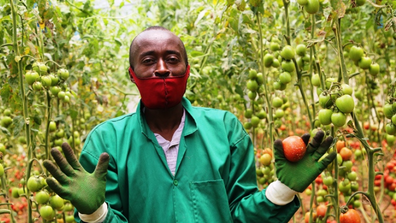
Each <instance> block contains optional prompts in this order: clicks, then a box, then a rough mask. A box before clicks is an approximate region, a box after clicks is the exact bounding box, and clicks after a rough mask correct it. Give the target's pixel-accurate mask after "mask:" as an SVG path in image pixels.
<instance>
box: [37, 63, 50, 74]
mask: <svg viewBox="0 0 396 223" xmlns="http://www.w3.org/2000/svg"><path fill="white" fill-rule="evenodd" d="M38 67H39V70H40V72H41V74H47V72H48V67H47V65H45V64H44V63H39V64H38Z"/></svg>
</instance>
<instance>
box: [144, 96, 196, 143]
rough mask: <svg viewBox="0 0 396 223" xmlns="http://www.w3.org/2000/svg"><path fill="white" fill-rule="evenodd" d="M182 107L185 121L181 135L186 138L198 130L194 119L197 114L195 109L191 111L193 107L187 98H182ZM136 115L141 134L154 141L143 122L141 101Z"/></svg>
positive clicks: (145, 123)
mask: <svg viewBox="0 0 396 223" xmlns="http://www.w3.org/2000/svg"><path fill="white" fill-rule="evenodd" d="M182 105H183V108H184V109H185V110H186V119H185V123H184V129H183V133H182V135H183V136H187V135H190V134H192V133H194V132H195V131H197V129H198V128H197V123H196V120H195V117H196V115H198V114H196V112H195V109H193V106H192V105H191V103H190V101H189V100H188V99H187V98H185V97H183V98H182ZM136 114H137V117H138V121H139V126H140V129H141V132H142V133H143V134H144V135H145V136H146V137H147V138H151V139H155V136H154V133H153V132H152V131H151V129H150V128H149V126H148V125H147V122H146V120H145V117H144V113H143V104H142V100H140V101H139V104H138V106H137V109H136Z"/></svg>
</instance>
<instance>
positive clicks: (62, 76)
mask: <svg viewBox="0 0 396 223" xmlns="http://www.w3.org/2000/svg"><path fill="white" fill-rule="evenodd" d="M58 76H59V78H60V79H62V80H66V79H67V78H69V71H68V70H66V69H63V68H62V69H59V70H58Z"/></svg>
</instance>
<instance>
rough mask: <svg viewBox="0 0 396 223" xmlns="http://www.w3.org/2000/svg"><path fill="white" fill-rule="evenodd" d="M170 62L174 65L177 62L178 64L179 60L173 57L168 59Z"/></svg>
mask: <svg viewBox="0 0 396 223" xmlns="http://www.w3.org/2000/svg"><path fill="white" fill-rule="evenodd" d="M168 61H169V62H172V63H175V62H178V61H179V59H178V58H176V57H171V58H168Z"/></svg>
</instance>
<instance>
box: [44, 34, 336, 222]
mask: <svg viewBox="0 0 396 223" xmlns="http://www.w3.org/2000/svg"><path fill="white" fill-rule="evenodd" d="M130 66H131V67H130V69H129V72H130V77H131V80H132V82H134V83H135V84H136V85H137V87H138V89H139V92H140V94H141V98H142V100H141V102H140V104H139V105H138V108H137V111H136V113H133V114H128V115H124V116H121V117H118V118H114V119H111V120H108V121H106V122H104V123H101V124H99V125H98V126H96V127H95V128H94V129H93V130H92V131H91V133H90V134H89V136H88V137H87V139H86V142H85V144H84V148H83V151H82V153H81V156H80V161H78V160H77V159H76V157H75V156H74V154H73V152H72V150H71V148H70V146H69V145H68V144H66V143H65V144H63V145H62V148H63V151H64V154H65V158H66V159H65V158H64V157H63V156H62V155H61V153H60V152H59V151H58V150H56V149H53V150H52V151H51V153H52V155H53V157H54V159H55V161H56V162H57V164H58V166H59V167H60V168H57V167H56V165H55V164H53V163H52V162H50V161H45V163H44V165H45V167H46V168H47V169H48V170H49V171H50V172H51V174H52V175H53V177H54V178H55V179H56V180H54V179H51V178H48V179H47V183H48V186H49V187H50V188H52V189H53V190H54V191H55V192H56V193H57V194H59V195H60V196H61V197H63V198H64V199H67V200H70V201H71V202H72V204H73V205H74V206H75V208H76V210H77V212H78V214H76V215H75V217H76V220H77V221H79V220H80V219H81V220H82V221H84V222H142V223H147V222H161V223H162V222H164V223H167V222H169V223H170V222H172V223H173V222H183V223H184V222H187V223H189V222H204V223H206V222H208V223H212V222H216V223H218V222H246V223H247V222H288V221H289V219H290V218H291V217H292V216H293V215H294V213H295V211H296V210H297V209H298V208H299V202H298V199H297V198H296V197H295V194H297V192H302V191H303V190H304V189H305V188H306V187H307V186H308V185H309V184H310V183H311V182H312V181H313V180H314V179H315V178H316V177H317V176H318V175H319V174H320V173H321V172H322V171H323V169H325V168H326V166H327V165H328V164H329V163H330V162H331V161H332V160H333V159H334V157H335V154H334V153H332V154H330V155H328V156H327V157H326V158H324V159H323V160H322V161H321V162H317V161H318V159H319V158H320V157H321V156H322V155H323V154H324V153H325V152H326V150H327V149H328V148H329V146H330V144H331V143H332V138H331V137H328V138H327V139H326V140H324V142H323V143H322V139H323V136H324V134H323V132H320V133H318V134H317V135H316V136H315V137H314V139H313V140H312V142H311V143H309V145H308V152H307V154H306V155H305V157H304V158H303V159H302V160H301V161H299V162H296V163H290V162H288V161H287V160H286V159H285V158H284V156H283V148H282V141H280V140H277V141H275V157H276V168H277V177H278V179H279V181H276V182H274V183H272V184H271V185H269V187H268V188H267V189H266V190H263V191H259V190H258V188H257V183H256V174H255V162H254V154H253V145H252V142H251V140H250V138H249V135H248V134H247V133H246V131H245V130H244V128H243V127H242V125H241V123H240V122H239V121H238V119H237V118H236V117H235V116H234V115H232V114H231V113H229V112H226V111H221V110H216V109H209V108H198V107H192V106H191V104H190V103H189V101H188V100H187V99H185V98H183V94H184V92H185V90H186V83H187V79H188V76H189V65H188V60H187V54H186V51H185V48H184V45H183V43H182V41H181V40H180V39H179V38H178V37H177V36H176V35H174V34H173V33H172V32H170V31H169V30H166V29H165V28H163V27H156V26H155V27H150V28H148V29H146V30H145V31H143V32H142V33H140V34H139V35H138V36H137V37H136V38H135V39H134V40H133V42H132V44H131V48H130ZM303 140H304V142H305V143H306V144H307V143H308V140H309V135H304V136H303ZM80 163H81V164H80ZM84 169H85V170H84ZM90 173H92V174H90Z"/></svg>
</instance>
